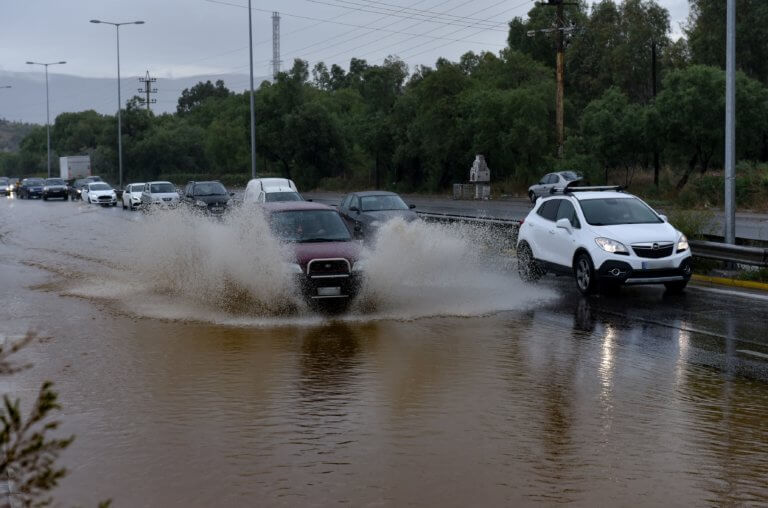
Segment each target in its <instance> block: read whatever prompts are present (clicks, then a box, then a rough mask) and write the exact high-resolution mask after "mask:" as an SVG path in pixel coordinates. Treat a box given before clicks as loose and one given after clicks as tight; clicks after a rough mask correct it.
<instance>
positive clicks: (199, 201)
mask: <svg viewBox="0 0 768 508" xmlns="http://www.w3.org/2000/svg"><path fill="white" fill-rule="evenodd" d="M195 204H196V205H197V206H208V204H207V203H206V202H205V201H201V200H199V199H198V200H197V201H195Z"/></svg>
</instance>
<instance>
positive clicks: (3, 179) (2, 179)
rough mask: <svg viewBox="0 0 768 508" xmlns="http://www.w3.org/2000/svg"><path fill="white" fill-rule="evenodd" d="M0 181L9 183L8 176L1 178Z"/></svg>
mask: <svg viewBox="0 0 768 508" xmlns="http://www.w3.org/2000/svg"><path fill="white" fill-rule="evenodd" d="M0 183H1V184H3V185H5V184H7V183H8V179H7V178H0Z"/></svg>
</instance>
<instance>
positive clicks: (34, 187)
mask: <svg viewBox="0 0 768 508" xmlns="http://www.w3.org/2000/svg"><path fill="white" fill-rule="evenodd" d="M43 187H45V180H43V179H42V178H25V179H24V180H22V181H21V185H20V186H19V192H18V194H19V199H34V198H41V197H43Z"/></svg>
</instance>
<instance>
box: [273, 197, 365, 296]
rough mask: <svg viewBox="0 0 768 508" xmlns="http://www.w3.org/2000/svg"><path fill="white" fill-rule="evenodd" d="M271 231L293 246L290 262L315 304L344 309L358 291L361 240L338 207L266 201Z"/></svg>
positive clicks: (300, 282)
mask: <svg viewBox="0 0 768 508" xmlns="http://www.w3.org/2000/svg"><path fill="white" fill-rule="evenodd" d="M263 208H264V211H265V212H266V214H267V218H268V220H269V224H270V227H271V228H272V231H273V232H274V233H275V234H276V235H277V236H278V237H279V238H280V239H282V240H283V241H285V242H288V243H289V244H291V245H292V246H293V259H291V260H290V261H289V263H290V267H291V270H292V271H293V272H294V273H295V274H296V277H297V280H298V284H299V287H300V288H301V291H302V293H303V294H304V296H305V297H306V298H307V300H308V301H309V302H310V303H311V304H313V305H314V306H316V307H324V308H345V307H346V306H347V305H348V304H349V302H351V301H352V299H353V298H354V297H355V295H356V294H357V291H358V289H359V287H360V283H361V281H362V280H361V279H362V275H363V273H362V269H363V262H361V260H360V249H361V247H360V243H359V242H357V241H355V240H353V238H352V234H351V233H350V231H349V229H348V228H347V226H346V224H345V223H344V221H343V220H342V218H341V216H340V215H339V212H337V211H336V210H335V209H333V208H331V207H329V206H326V205H321V204H319V203H311V202H307V201H286V202H275V203H265V204H264V205H263Z"/></svg>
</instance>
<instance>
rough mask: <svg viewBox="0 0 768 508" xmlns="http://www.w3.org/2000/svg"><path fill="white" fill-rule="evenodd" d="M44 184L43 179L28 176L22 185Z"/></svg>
mask: <svg viewBox="0 0 768 508" xmlns="http://www.w3.org/2000/svg"><path fill="white" fill-rule="evenodd" d="M44 184H45V180H42V179H41V178H30V179H29V180H27V181H26V182H25V183H24V185H26V186H27V187H30V186H32V185H44Z"/></svg>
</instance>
